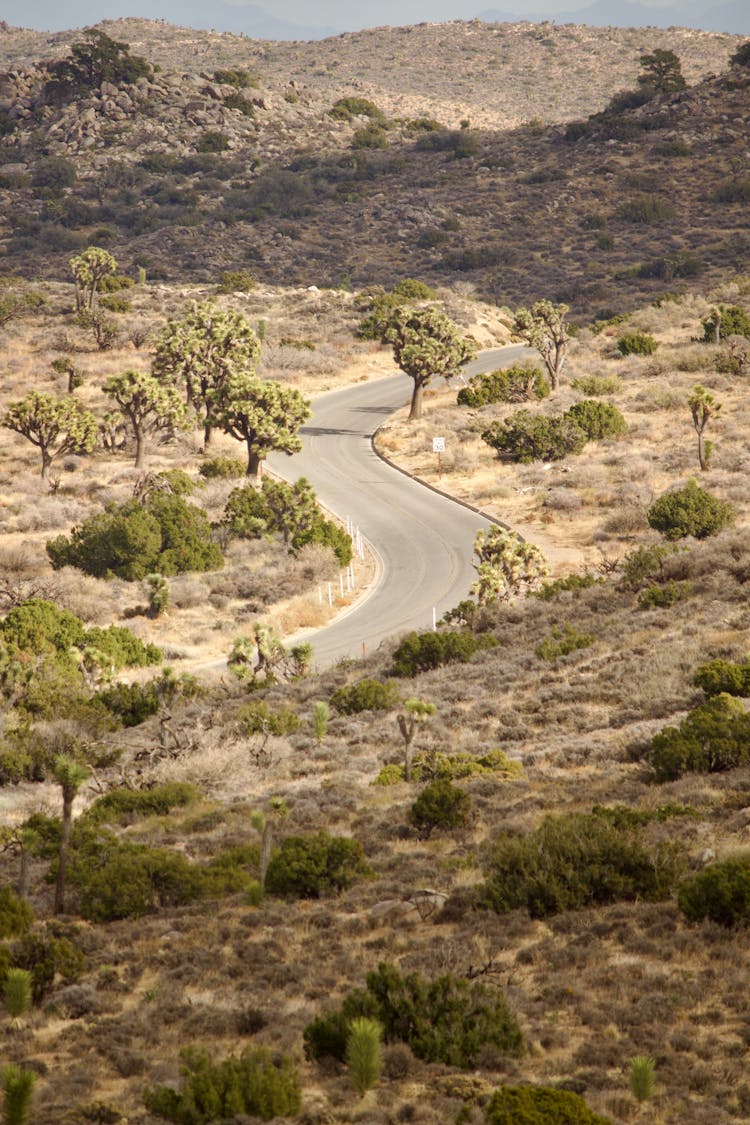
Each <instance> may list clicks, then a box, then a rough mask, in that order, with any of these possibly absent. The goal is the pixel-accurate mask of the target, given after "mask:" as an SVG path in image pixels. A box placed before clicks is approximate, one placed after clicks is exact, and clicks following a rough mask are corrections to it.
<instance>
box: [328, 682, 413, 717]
mask: <svg viewBox="0 0 750 1125" xmlns="http://www.w3.org/2000/svg"><path fill="white" fill-rule="evenodd" d="M400 702H401V694H400V692H399V690H398V688H397V686H396V684H394V683H393V682H392V681H391V680H386V681H385V683H383V682H382V681H381V680H371V679H365V680H359V681H358V682H357V683H356V684H347V685H346V686H345V687H340V688H337V689H336V691H334V693H333V695H332V696H331V704H332V706H333V707H335V708H336V710H337V711H338V712H339V714H340V715H358V714H359V712H360V711H390V710H391V709H392V708H394V707H397V706H398V704H399V703H400Z"/></svg>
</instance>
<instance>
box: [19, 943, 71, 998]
mask: <svg viewBox="0 0 750 1125" xmlns="http://www.w3.org/2000/svg"><path fill="white" fill-rule="evenodd" d="M13 963H14V965H15V966H16V967H17V968H19V969H25V970H26V971H27V972H29V973H31V998H32V1000H33V1001H34V1003H35V1004H40V1003H41V1002H42V1000H43V999H44V998H45V996H47V994H48V993H50V992H51V991H52V987H53V985H54V983H55V978H56V977H57V976H61V977H62V979H63V980H64V981H66V982H68V983H71V982H73V981H77V980H78V979H79V977H80V976H81V975H82V973H83V971H84V969H85V967H86V958H85V956H84V953H83V950H82V949H81V948H80V947H79V946H78V945H76V944H75V942H73V941H71V940H70V939H69V938H64V937H55V936H54V934H53V933H45V932H37V933H34V934H26V935H24V937H22V938H21V940H20V942H19V943H18V944H17V945H16V946H15V948H14V953H13Z"/></svg>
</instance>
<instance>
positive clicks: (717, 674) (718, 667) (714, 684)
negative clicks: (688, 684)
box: [693, 660, 750, 698]
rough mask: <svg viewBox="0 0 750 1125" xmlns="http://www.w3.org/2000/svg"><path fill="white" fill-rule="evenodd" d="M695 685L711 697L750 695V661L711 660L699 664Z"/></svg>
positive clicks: (743, 696) (694, 677)
mask: <svg viewBox="0 0 750 1125" xmlns="http://www.w3.org/2000/svg"><path fill="white" fill-rule="evenodd" d="M693 685H694V686H695V687H697V688H701V690H702V691H704V692H705V693H706V695H707V696H708V697H709V698H712V697H713V696H715V695H722V694H725V695H738V696H740V697H742V698H746V697H747V696H750V662H747V661H746V662H745V663H744V664H736V663H733V662H732V661H731V660H709V661H707V662H706V663H705V664H701V665H699V667H698V668H696V670H695V675H694V676H693Z"/></svg>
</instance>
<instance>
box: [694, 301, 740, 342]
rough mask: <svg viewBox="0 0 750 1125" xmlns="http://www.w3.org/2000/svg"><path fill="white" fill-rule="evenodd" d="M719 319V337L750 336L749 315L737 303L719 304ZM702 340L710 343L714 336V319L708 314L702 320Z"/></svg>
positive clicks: (723, 338)
mask: <svg viewBox="0 0 750 1125" xmlns="http://www.w3.org/2000/svg"><path fill="white" fill-rule="evenodd" d="M719 311H720V312H721V320H720V322H719V339H720V340H726V338H727V336H750V315H749V314H748V313H746V312H745V310H744V309H742V308H740V307H739V305H719ZM702 324H703V340H704V342H705V343H707V344H712V343H713V342H714V340H715V338H716V319H715V317H714V316H710V317H709V318H708V319H707V320H704V321H702Z"/></svg>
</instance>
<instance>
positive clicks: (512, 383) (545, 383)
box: [456, 364, 550, 408]
mask: <svg viewBox="0 0 750 1125" xmlns="http://www.w3.org/2000/svg"><path fill="white" fill-rule="evenodd" d="M549 393H550V385H549V379H548V378H547V376H546V375H545V374H544V372H543V371H542V369H541V368H540V367H524V366H523V364H514V365H513V366H512V367H507V368H502V369H500V370H498V371H485V372H483V373H482V374H480V375H474V376H473V377H472V378H471V379H470V380H469V382H468V383H467V384H466V386H465V387H461V390H460V391H459V392H458V397H457V400H456V401H457V402H458V405H459V406H472V407H475V408H478V407H480V406H487V405H488V404H490V403H493V402H528V401H529V400H530V399H534V398H536V399H542V398H547V397H548V395H549Z"/></svg>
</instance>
